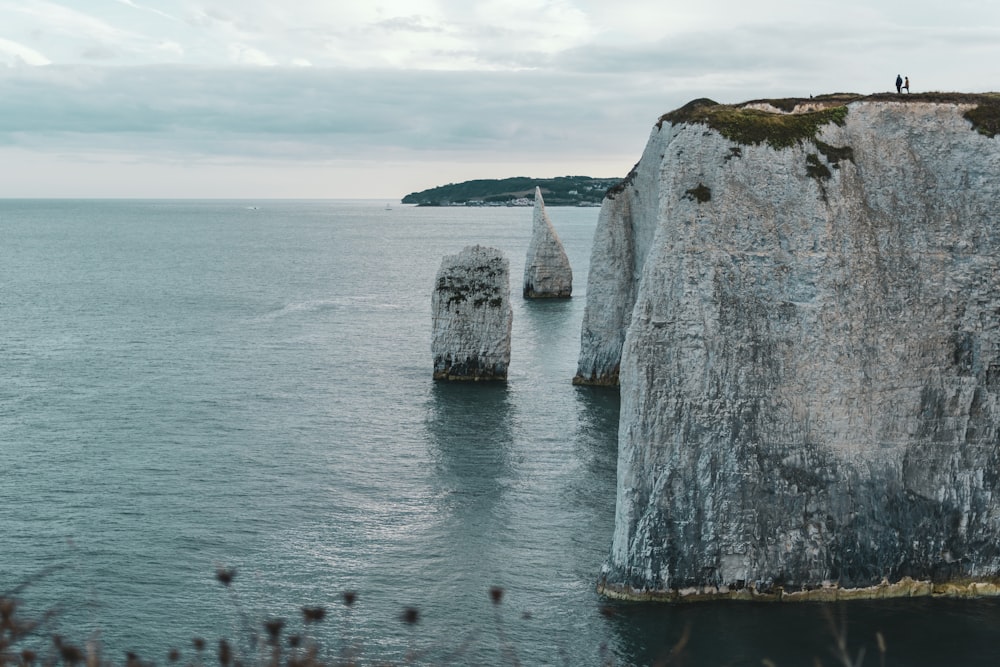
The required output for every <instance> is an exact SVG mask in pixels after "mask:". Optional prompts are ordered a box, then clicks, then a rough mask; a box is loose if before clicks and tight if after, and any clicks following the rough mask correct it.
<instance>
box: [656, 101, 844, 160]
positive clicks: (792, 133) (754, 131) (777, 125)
mask: <svg viewBox="0 0 1000 667" xmlns="http://www.w3.org/2000/svg"><path fill="white" fill-rule="evenodd" d="M793 108H794V105H793ZM846 117H847V107H846V106H844V105H839V106H831V107H828V108H826V109H821V110H819V111H811V112H808V113H800V114H780V113H770V112H767V111H759V110H757V109H745V108H742V107H739V106H730V105H728V104H717V103H716V102H713V101H712V100H707V99H700V100H695V101H693V102H690V103H688V104H686V105H684V106H683V107H681V108H680V109H677V110H676V111H671V112H670V113H668V114H666V115H664V116H663V117H661V118H660V121H659V122H660V125H662V124H663V123H664V122H670V123H674V124H679V123H701V124H704V125H708V126H709V127H710V128H712V129H713V130H716V131H717V132H718V133H719V134H721V135H722V136H724V137H725V138H727V139H729V140H730V141H734V142H736V143H738V144H744V145H745V144H764V143H766V144H767V145H769V146H771V148H775V149H781V148H788V147H790V146H795V145H796V144H799V143H801V142H802V141H807V140H811V139H814V138H815V137H816V134H817V133H818V132H819V128H821V127H822V126H824V125H828V124H830V123H836V124H837V125H843V124H844V119H845V118H846Z"/></svg>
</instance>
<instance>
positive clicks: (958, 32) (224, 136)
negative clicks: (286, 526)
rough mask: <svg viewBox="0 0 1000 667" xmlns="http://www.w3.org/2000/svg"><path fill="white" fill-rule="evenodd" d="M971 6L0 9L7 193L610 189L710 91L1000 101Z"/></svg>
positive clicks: (652, 2)
mask: <svg viewBox="0 0 1000 667" xmlns="http://www.w3.org/2000/svg"><path fill="white" fill-rule="evenodd" d="M998 62H1000V3H991V2H983V1H982V0H975V1H971V0H950V1H949V2H941V0H934V1H933V2H930V1H925V0H863V1H862V0H836V1H835V2H834V1H826V0H794V1H793V0H753V1H752V2H748V1H747V0H687V1H686V2H679V1H677V0H614V1H611V0H351V1H350V2H348V1H347V0H280V1H278V0H61V1H60V0H0V197H116V198H117V197H140V198H147V197H155V198H160V197H163V198H167V197H184V198H202V197H211V198H214V197H219V198H284V197H291V198H375V199H386V200H387V201H388V200H396V199H399V198H401V197H402V196H404V195H406V194H408V193H410V192H414V191H418V190H423V189H426V188H430V187H434V186H437V185H442V184H445V183H452V182H461V181H465V180H470V179H474V178H505V177H509V176H529V177H536V178H549V177H554V176H564V175H587V176H594V177H602V178H610V177H623V176H624V175H625V174H627V173H628V171H629V169H630V168H631V167H632V165H633V164H634V163H635V162H636V161H637V160H638V158H639V156H640V154H641V152H642V149H643V147H644V146H645V144H646V141H647V139H648V137H649V133H650V131H651V129H652V127H653V125H654V124H655V123H656V120H657V119H658V118H659V116H660V115H662V114H664V113H666V112H668V111H670V110H672V109H675V108H677V107H679V106H681V105H683V104H685V103H686V102H688V101H690V100H692V99H695V98H699V97H709V98H711V99H714V100H716V101H718V102H723V103H735V102H742V101H747V100H751V99H758V98H764V97H791V96H808V95H810V94H813V95H815V94H822V93H832V92H855V93H862V94H867V93H872V92H880V91H888V90H893V89H894V83H893V82H894V80H895V78H896V75H897V74H902V75H903V76H909V77H910V82H911V89H912V90H913V91H914V92H917V91H927V90H937V91H963V92H985V91H997V90H1000V82H998V81H997V78H998V76H1000V68H998V67H997V65H996V63H998Z"/></svg>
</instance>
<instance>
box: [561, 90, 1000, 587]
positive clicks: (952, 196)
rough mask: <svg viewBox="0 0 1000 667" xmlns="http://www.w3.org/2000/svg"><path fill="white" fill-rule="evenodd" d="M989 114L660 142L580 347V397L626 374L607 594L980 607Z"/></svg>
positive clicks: (990, 288) (727, 111)
mask: <svg viewBox="0 0 1000 667" xmlns="http://www.w3.org/2000/svg"><path fill="white" fill-rule="evenodd" d="M997 100H998V98H997V97H995V96H970V95H951V96H945V95H936V96H921V97H918V96H914V97H913V98H912V99H908V100H906V102H905V103H901V102H899V101H898V100H897V98H896V96H894V95H893V96H891V97H881V96H872V97H868V98H853V99H851V98H848V99H838V98H836V97H830V98H826V99H825V100H823V99H822V98H820V99H818V100H816V101H813V104H814V105H816V104H817V103H818V107H822V108H817V107H814V109H815V110H812V111H808V112H802V113H798V112H797V110H796V111H793V112H792V113H767V112H764V111H761V110H759V108H758V109H757V110H750V109H745V108H740V107H731V106H723V105H716V104H714V103H712V102H710V101H707V100H700V101H696V102H695V103H692V104H691V105H688V106H687V107H684V108H682V109H679V110H678V111H676V112H673V113H671V114H668V115H666V116H664V117H663V118H662V119H661V120H660V123H659V124H658V125H657V126H656V127H655V128H654V130H653V132H652V134H651V136H650V139H649V144H648V145H647V148H646V150H645V151H644V153H643V156H642V158H641V160H640V162H639V164H638V165H636V168H635V170H634V171H633V172H632V174H630V176H629V178H628V179H627V180H626V181H625V182H623V184H622V185H621V186H620V187H619V188H617V189H616V190H615V191H609V194H608V196H607V198H606V200H605V202H604V205H603V209H602V211H601V217H600V222H599V228H598V230H597V232H596V235H595V247H594V249H593V255H592V264H591V269H590V281H589V286H588V298H587V310H586V319H585V323H584V329H583V332H582V343H583V347H582V350H581V360H580V375H581V376H585V377H584V379H586V380H591V381H593V380H598V381H601V380H605V381H609V380H610V378H612V377H613V376H614V375H615V373H616V371H617V367H618V364H619V358H618V356H617V353H616V350H618V349H619V347H620V349H621V350H622V351H621V357H620V386H621V397H622V403H621V422H620V429H619V458H618V492H617V505H616V517H615V533H614V538H613V544H612V548H611V555H610V558H609V560H608V562H607V563H606V565H605V568H604V571H603V574H602V582H601V586H600V587H601V590H602V591H603V592H604V593H605V594H608V595H611V596H620V597H626V598H677V597H686V598H691V599H697V598H699V597H720V596H721V597H754V596H763V597H777V598H784V599H801V598H825V599H831V598H837V597H847V596H869V597H881V596H888V595H911V594H921V593H927V594H931V593H948V594H985V593H997V592H998V591H1000V588H998V587H997V585H996V582H997V579H996V577H997V576H998V575H1000V138H998V137H997V136H996V133H997V131H998V129H1000V123H998V119H1000V113H998V109H1000V103H998V101H997ZM784 102H786V101H777V102H776V104H775V105H774V106H776V107H777V108H781V109H784V111H785V112H788V111H789V110H790V108H786V106H789V107H790V105H785V104H783V103H784Z"/></svg>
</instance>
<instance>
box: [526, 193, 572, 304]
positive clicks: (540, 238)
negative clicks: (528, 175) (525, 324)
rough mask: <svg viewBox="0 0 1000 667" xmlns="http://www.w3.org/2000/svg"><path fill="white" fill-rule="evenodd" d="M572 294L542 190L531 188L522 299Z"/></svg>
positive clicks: (566, 265)
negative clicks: (528, 237)
mask: <svg viewBox="0 0 1000 667" xmlns="http://www.w3.org/2000/svg"><path fill="white" fill-rule="evenodd" d="M572 294H573V269H572V268H570V265H569V258H568V257H567V256H566V251H565V250H563V245H562V241H560V240H559V236H558V235H557V234H556V230H555V228H554V227H553V226H552V221H551V220H549V216H548V214H547V213H546V212H545V202H544V201H542V191H541V189H540V188H537V187H536V188H535V208H534V214H533V217H532V232H531V243H530V244H529V245H528V256H527V258H526V259H525V262H524V298H525V299H541V298H564V299H565V298H569V297H570V296H572Z"/></svg>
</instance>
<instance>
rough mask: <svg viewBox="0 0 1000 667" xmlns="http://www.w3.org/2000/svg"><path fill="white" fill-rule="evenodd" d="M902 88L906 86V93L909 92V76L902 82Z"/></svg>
mask: <svg viewBox="0 0 1000 667" xmlns="http://www.w3.org/2000/svg"><path fill="white" fill-rule="evenodd" d="M903 88H906V93H907V94H909V93H910V77H906V81H904V82H903Z"/></svg>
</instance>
